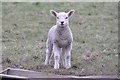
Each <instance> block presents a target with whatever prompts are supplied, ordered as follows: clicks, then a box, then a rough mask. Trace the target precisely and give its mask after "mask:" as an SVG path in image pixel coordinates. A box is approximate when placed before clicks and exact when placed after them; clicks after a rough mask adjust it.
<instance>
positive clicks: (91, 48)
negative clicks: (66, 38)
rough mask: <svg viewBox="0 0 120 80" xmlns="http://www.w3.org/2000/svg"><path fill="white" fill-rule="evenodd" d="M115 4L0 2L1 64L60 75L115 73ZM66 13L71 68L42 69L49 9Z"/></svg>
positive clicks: (116, 33)
mask: <svg viewBox="0 0 120 80" xmlns="http://www.w3.org/2000/svg"><path fill="white" fill-rule="evenodd" d="M117 6H118V5H117V3H105V2H104V3H93V2H91V3H82V2H81V3H56V2H54V3H47V2H46V3H42V2H41V3H38V2H37V3H31V2H26V3H25V2H20V3H19V2H14V3H9V2H3V3H2V43H3V46H2V49H3V56H2V59H3V61H2V64H3V69H5V68H7V67H12V68H22V69H28V70H35V71H42V72H50V73H55V74H64V75H101V74H102V75H106V74H117V72H118V50H117V49H118V22H117V21H118V20H117V17H118V12H117ZM50 9H55V10H56V11H58V12H60V11H69V10H70V9H75V11H76V12H75V14H74V15H73V16H72V17H71V18H70V27H71V29H72V32H73V36H74V41H73V49H72V68H71V69H69V70H66V69H64V68H63V66H61V67H60V69H59V70H54V69H53V63H54V62H53V61H54V60H53V59H52V63H51V64H50V65H49V66H47V67H46V66H44V60H45V42H46V39H47V33H48V30H49V29H50V27H51V26H52V25H54V24H55V18H54V17H52V16H51V14H50V12H49V10H50Z"/></svg>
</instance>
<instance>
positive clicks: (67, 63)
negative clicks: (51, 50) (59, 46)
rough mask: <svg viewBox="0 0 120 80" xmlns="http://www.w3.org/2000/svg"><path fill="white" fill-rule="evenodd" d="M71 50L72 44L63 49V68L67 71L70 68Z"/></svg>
mask: <svg viewBox="0 0 120 80" xmlns="http://www.w3.org/2000/svg"><path fill="white" fill-rule="evenodd" d="M71 49H72V43H71V44H70V45H69V46H67V47H66V49H65V68H66V69H69V68H70V67H71Z"/></svg>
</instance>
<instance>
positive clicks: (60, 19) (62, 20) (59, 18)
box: [50, 10, 75, 28]
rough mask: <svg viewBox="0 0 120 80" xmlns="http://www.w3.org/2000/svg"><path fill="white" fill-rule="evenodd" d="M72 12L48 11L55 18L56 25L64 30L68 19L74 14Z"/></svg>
mask: <svg viewBox="0 0 120 80" xmlns="http://www.w3.org/2000/svg"><path fill="white" fill-rule="evenodd" d="M74 12H75V11H74V10H70V11H69V12H67V13H65V12H60V13H58V12H56V11H55V10H50V13H51V14H52V15H53V16H55V17H56V25H57V26H58V27H61V28H65V27H67V26H68V25H69V20H68V19H69V17H70V16H72V15H73V14H74Z"/></svg>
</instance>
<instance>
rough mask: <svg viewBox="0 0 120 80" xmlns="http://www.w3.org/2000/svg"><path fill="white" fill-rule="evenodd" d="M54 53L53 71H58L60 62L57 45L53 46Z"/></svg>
mask: <svg viewBox="0 0 120 80" xmlns="http://www.w3.org/2000/svg"><path fill="white" fill-rule="evenodd" d="M53 52H54V69H59V61H60V48H59V47H58V45H57V44H54V45H53Z"/></svg>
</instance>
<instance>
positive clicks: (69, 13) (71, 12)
mask: <svg viewBox="0 0 120 80" xmlns="http://www.w3.org/2000/svg"><path fill="white" fill-rule="evenodd" d="M74 12H75V10H70V11H69V12H68V13H67V14H68V17H70V16H72V15H73V14H74Z"/></svg>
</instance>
